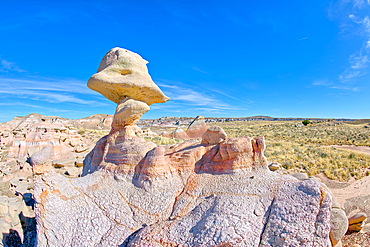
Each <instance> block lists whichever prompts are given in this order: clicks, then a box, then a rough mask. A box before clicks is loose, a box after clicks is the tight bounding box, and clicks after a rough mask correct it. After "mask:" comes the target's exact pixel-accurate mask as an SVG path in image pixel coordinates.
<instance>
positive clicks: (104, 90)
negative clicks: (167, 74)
mask: <svg viewBox="0 0 370 247" xmlns="http://www.w3.org/2000/svg"><path fill="white" fill-rule="evenodd" d="M147 64H148V62H147V61H146V60H144V59H143V58H142V57H141V56H140V55H138V54H136V53H134V52H131V51H129V50H126V49H122V48H118V47H116V48H113V49H112V50H110V51H109V52H108V53H107V54H106V55H105V56H104V58H103V59H102V61H101V63H100V66H99V68H98V71H97V73H96V74H94V75H93V76H92V77H91V78H90V79H89V81H88V83H87V86H88V87H89V88H91V89H92V90H95V91H97V92H99V93H101V94H102V95H104V96H105V97H106V98H107V99H109V100H111V101H113V102H115V103H117V104H118V103H119V101H120V100H121V99H122V98H124V97H125V96H128V97H130V98H132V99H134V100H138V101H142V102H145V103H146V104H148V105H151V104H153V103H163V102H166V101H168V100H169V98H168V97H167V96H166V95H164V94H163V93H162V91H161V90H160V89H159V88H158V86H157V85H155V84H154V82H153V81H152V78H151V77H150V75H149V73H148V69H147V67H146V65H147Z"/></svg>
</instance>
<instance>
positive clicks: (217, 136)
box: [202, 126, 227, 145]
mask: <svg viewBox="0 0 370 247" xmlns="http://www.w3.org/2000/svg"><path fill="white" fill-rule="evenodd" d="M226 138H227V134H226V132H225V131H224V130H223V129H222V128H221V127H218V126H211V127H209V128H208V129H207V130H206V132H204V134H203V135H202V144H206V145H214V144H219V143H220V142H222V141H224V140H226Z"/></svg>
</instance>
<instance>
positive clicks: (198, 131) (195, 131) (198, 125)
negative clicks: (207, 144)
mask: <svg viewBox="0 0 370 247" xmlns="http://www.w3.org/2000/svg"><path fill="white" fill-rule="evenodd" d="M207 129H208V128H207V125H206V122H205V119H204V117H203V116H197V117H196V118H195V119H194V120H193V122H191V123H190V125H189V127H188V129H187V130H186V134H187V135H188V136H189V137H190V138H192V139H198V138H201V137H202V135H203V134H204V133H205V132H206V131H207Z"/></svg>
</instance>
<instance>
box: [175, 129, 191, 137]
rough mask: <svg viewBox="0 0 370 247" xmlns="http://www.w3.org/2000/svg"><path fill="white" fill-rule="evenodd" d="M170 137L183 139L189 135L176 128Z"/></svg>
mask: <svg viewBox="0 0 370 247" xmlns="http://www.w3.org/2000/svg"><path fill="white" fill-rule="evenodd" d="M172 138H175V139H180V140H183V139H189V136H188V135H187V134H186V132H185V131H184V130H183V129H181V128H176V129H175V130H174V131H173V132H172Z"/></svg>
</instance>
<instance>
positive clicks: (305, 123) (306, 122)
mask: <svg viewBox="0 0 370 247" xmlns="http://www.w3.org/2000/svg"><path fill="white" fill-rule="evenodd" d="M302 123H303V125H304V126H306V125H307V124H310V123H311V122H310V120H307V119H306V120H303V121H302Z"/></svg>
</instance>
